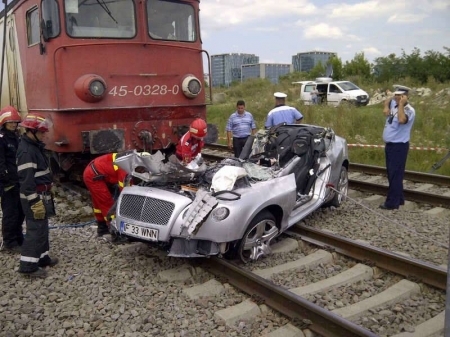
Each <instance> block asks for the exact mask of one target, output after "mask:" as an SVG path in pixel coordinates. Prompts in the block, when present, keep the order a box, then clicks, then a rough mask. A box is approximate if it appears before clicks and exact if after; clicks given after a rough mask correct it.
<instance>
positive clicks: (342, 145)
mask: <svg viewBox="0 0 450 337" xmlns="http://www.w3.org/2000/svg"><path fill="white" fill-rule="evenodd" d="M116 164H117V165H118V166H120V167H121V168H123V169H125V170H126V171H127V172H129V173H130V174H131V175H132V176H133V180H135V181H134V183H133V185H132V186H128V187H125V188H124V189H123V191H122V193H121V194H120V196H119V198H118V202H117V209H116V218H115V220H113V221H112V226H111V228H112V229H113V230H114V231H116V232H117V233H119V234H121V235H125V236H127V237H130V238H133V239H135V240H141V241H145V242H149V243H153V244H158V245H163V246H165V247H166V248H167V249H168V251H169V256H177V257H199V256H209V255H221V256H225V257H229V258H236V257H238V258H240V259H241V260H242V261H243V262H244V263H247V262H250V261H252V260H257V259H258V258H260V257H262V256H264V255H267V254H270V251H271V250H270V244H271V242H272V240H273V239H274V238H275V237H277V236H278V235H279V234H280V233H282V232H284V231H286V230H287V229H288V228H289V227H291V226H292V225H294V224H295V223H297V222H299V221H300V220H301V219H303V218H304V217H306V216H307V215H308V214H310V213H311V212H313V211H314V210H316V209H318V208H319V207H324V206H335V207H339V206H340V205H341V203H342V202H343V201H344V200H345V198H346V195H347V189H348V175H347V170H348V165H349V161H348V149H347V142H346V140H345V139H343V138H341V137H339V136H337V135H335V133H334V131H333V130H331V129H330V128H324V127H320V126H313V125H306V124H298V125H285V124H283V125H279V126H276V127H274V128H272V129H270V130H261V131H260V132H258V134H257V135H256V136H251V137H249V140H248V141H247V143H246V146H245V148H244V150H243V153H242V154H241V156H240V158H227V159H224V160H222V161H221V162H219V163H214V164H209V165H206V164H205V163H202V162H201V160H200V161H199V163H198V164H199V165H196V166H195V167H196V169H189V168H187V167H184V166H182V165H181V164H179V163H178V162H177V160H176V159H174V158H173V157H171V158H169V160H164V156H162V155H161V154H160V153H157V154H155V155H150V154H145V155H143V154H139V153H137V152H134V153H131V154H129V155H127V156H123V157H121V158H119V159H118V160H116ZM138 167H139V168H140V169H139V170H138V169H137V168H138ZM143 168H144V171H145V172H144V173H138V172H137V171H139V172H143Z"/></svg>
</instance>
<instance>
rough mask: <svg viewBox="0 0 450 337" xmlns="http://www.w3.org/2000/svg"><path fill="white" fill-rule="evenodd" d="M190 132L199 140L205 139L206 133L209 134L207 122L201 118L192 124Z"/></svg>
mask: <svg viewBox="0 0 450 337" xmlns="http://www.w3.org/2000/svg"><path fill="white" fill-rule="evenodd" d="M189 132H190V133H191V134H192V135H194V136H195V137H198V138H203V137H205V136H206V133H207V132H208V129H207V125H206V122H205V121H204V120H203V119H201V118H197V119H196V120H194V121H193V122H192V123H191V126H190V127H189Z"/></svg>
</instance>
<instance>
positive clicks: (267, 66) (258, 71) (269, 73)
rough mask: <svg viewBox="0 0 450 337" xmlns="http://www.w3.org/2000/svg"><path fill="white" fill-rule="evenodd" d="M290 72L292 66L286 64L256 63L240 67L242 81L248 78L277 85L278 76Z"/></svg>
mask: <svg viewBox="0 0 450 337" xmlns="http://www.w3.org/2000/svg"><path fill="white" fill-rule="evenodd" d="M290 72H292V65H291V64H286V63H257V64H243V65H242V74H241V75H242V77H241V79H242V81H245V80H248V79H249V78H267V79H268V80H270V81H271V82H272V83H274V84H276V83H278V80H279V78H280V76H283V75H286V74H289V73H290Z"/></svg>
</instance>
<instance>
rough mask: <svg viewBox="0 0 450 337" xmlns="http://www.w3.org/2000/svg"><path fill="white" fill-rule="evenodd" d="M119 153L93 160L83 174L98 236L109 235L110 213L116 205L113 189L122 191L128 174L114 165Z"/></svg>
mask: <svg viewBox="0 0 450 337" xmlns="http://www.w3.org/2000/svg"><path fill="white" fill-rule="evenodd" d="M116 157H117V153H108V154H105V155H102V156H100V157H97V158H95V159H94V160H92V161H91V162H90V163H89V165H88V166H87V167H86V169H85V170H84V173H83V180H84V183H85V184H86V187H87V188H88V190H89V192H90V193H91V199H92V208H93V209H94V215H95V219H96V221H97V235H98V236H103V235H104V234H109V220H110V219H108V218H110V217H109V216H108V211H109V210H110V209H111V207H112V206H113V205H114V196H113V195H112V194H111V192H110V188H111V187H118V188H119V190H120V191H121V190H122V189H123V186H124V181H125V178H126V176H127V172H126V171H124V170H122V169H121V168H119V167H118V166H117V165H114V161H115V160H116Z"/></svg>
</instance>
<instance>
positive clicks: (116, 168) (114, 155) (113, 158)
mask: <svg viewBox="0 0 450 337" xmlns="http://www.w3.org/2000/svg"><path fill="white" fill-rule="evenodd" d="M116 156H117V153H113V155H112V161H113V163H114V162H115V161H116ZM113 167H114V171H117V170H118V169H119V166H117V165H113Z"/></svg>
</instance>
